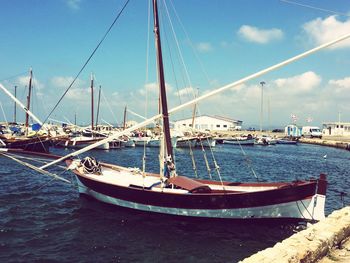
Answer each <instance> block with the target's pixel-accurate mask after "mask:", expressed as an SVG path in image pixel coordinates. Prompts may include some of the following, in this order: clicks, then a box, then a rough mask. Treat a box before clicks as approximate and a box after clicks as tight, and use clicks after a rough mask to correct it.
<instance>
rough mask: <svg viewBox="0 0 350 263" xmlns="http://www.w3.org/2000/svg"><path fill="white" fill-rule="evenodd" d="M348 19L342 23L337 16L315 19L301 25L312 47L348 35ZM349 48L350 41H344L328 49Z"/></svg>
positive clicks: (349, 21)
mask: <svg viewBox="0 0 350 263" xmlns="http://www.w3.org/2000/svg"><path fill="white" fill-rule="evenodd" d="M349 28H350V19H348V20H346V21H344V22H342V21H340V20H337V16H330V17H327V18H325V19H321V18H317V19H315V20H312V21H310V22H308V23H305V24H304V25H303V30H304V31H305V33H306V34H307V35H308V38H309V40H310V42H311V43H312V44H313V45H320V44H323V43H326V42H328V41H331V40H334V39H336V38H338V37H341V36H343V35H345V34H348V33H349ZM340 47H342V48H344V47H350V40H345V41H342V42H340V43H339V44H336V45H334V46H332V47H330V48H332V49H335V48H340Z"/></svg>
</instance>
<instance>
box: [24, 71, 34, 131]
mask: <svg viewBox="0 0 350 263" xmlns="http://www.w3.org/2000/svg"><path fill="white" fill-rule="evenodd" d="M29 74H30V77H29V87H28V96H27V110H29V109H30V96H31V93H32V78H33V71H32V69H31V68H30V71H29ZM25 125H26V126H25V127H26V132H25V134H26V136H27V135H28V127H29V114H28V113H26V124H25Z"/></svg>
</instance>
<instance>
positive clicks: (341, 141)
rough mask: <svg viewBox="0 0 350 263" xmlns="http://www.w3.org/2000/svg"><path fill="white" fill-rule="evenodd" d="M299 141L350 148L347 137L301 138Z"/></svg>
mask: <svg viewBox="0 0 350 263" xmlns="http://www.w3.org/2000/svg"><path fill="white" fill-rule="evenodd" d="M299 141H300V142H302V143H310V144H317V145H323V146H329V147H335V148H340V149H344V150H350V141H348V138H347V137H343V138H329V137H323V138H322V139H314V138H312V139H310V138H301V139H300V140H299Z"/></svg>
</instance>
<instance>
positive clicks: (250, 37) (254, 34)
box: [238, 25, 283, 44]
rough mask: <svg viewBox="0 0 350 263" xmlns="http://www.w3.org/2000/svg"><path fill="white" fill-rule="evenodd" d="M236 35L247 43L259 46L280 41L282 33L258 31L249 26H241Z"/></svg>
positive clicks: (273, 30)
mask: <svg viewBox="0 0 350 263" xmlns="http://www.w3.org/2000/svg"><path fill="white" fill-rule="evenodd" d="M238 35H240V36H241V37H242V38H243V39H245V40H247V41H250V42H255V43H259V44H267V43H269V42H272V41H274V40H280V39H282V38H283V32H282V30H280V29H277V28H272V29H259V28H257V27H254V26H249V25H243V26H241V28H240V29H239V30H238Z"/></svg>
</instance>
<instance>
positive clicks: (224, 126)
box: [174, 115, 242, 131]
mask: <svg viewBox="0 0 350 263" xmlns="http://www.w3.org/2000/svg"><path fill="white" fill-rule="evenodd" d="M174 126H175V129H179V130H183V129H188V128H192V118H188V119H183V120H178V121H176V122H175V125H174ZM241 127H242V121H239V120H234V119H230V118H226V117H220V116H208V115H202V116H196V117H195V119H194V129H196V130H202V131H205V130H211V131H212V130H216V131H228V130H240V129H241Z"/></svg>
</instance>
